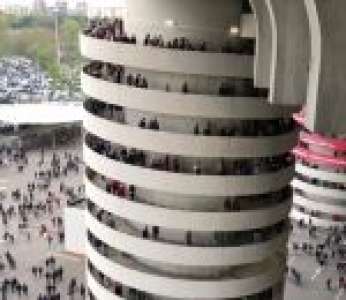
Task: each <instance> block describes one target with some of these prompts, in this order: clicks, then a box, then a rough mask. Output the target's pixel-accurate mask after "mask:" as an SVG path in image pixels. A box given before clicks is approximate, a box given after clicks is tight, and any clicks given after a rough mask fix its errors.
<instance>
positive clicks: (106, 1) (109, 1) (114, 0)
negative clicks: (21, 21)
mask: <svg viewBox="0 0 346 300" xmlns="http://www.w3.org/2000/svg"><path fill="white" fill-rule="evenodd" d="M78 1H79V0H68V3H69V4H70V6H71V7H73V6H74V5H75V3H76V2H78ZM125 1H126V0H96V1H95V0H86V2H88V3H89V5H92V6H101V7H102V6H119V5H123V4H124V2H125ZM32 2H33V0H0V4H23V5H31V4H32ZM46 2H47V5H53V4H54V3H55V0H46Z"/></svg>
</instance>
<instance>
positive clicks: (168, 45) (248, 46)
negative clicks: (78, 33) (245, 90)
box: [83, 18, 255, 55]
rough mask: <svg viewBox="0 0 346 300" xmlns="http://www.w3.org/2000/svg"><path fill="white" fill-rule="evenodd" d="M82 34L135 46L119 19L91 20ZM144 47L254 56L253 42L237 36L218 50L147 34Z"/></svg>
mask: <svg viewBox="0 0 346 300" xmlns="http://www.w3.org/2000/svg"><path fill="white" fill-rule="evenodd" d="M83 32H84V34H85V35H87V36H90V37H94V38H97V39H105V40H108V41H114V42H122V43H128V44H137V43H138V41H137V37H136V35H135V34H130V35H129V34H128V33H127V32H126V29H125V22H124V20H123V19H121V18H114V19H112V18H96V19H91V20H90V21H89V23H88V25H87V27H86V28H85V29H84V31H83ZM143 45H144V46H150V47H158V48H165V49H172V50H180V51H201V52H205V51H219V52H224V53H237V54H245V55H253V54H254V46H255V40H254V39H250V38H243V37H238V36H233V37H229V40H228V41H227V42H226V43H225V44H224V45H223V46H222V47H220V48H219V49H215V47H212V46H211V45H208V43H207V42H206V41H191V40H190V39H188V38H187V37H175V38H172V39H167V40H165V39H164V37H163V35H162V34H153V33H147V34H146V35H145V37H144V39H143Z"/></svg>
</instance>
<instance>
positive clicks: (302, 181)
mask: <svg viewBox="0 0 346 300" xmlns="http://www.w3.org/2000/svg"><path fill="white" fill-rule="evenodd" d="M296 120H297V121H298V122H299V123H300V125H301V126H302V132H301V135H300V143H299V146H298V147H297V148H296V149H295V150H294V153H295V156H296V158H297V164H296V176H295V179H294V181H293V187H294V198H293V199H294V207H293V210H292V217H293V219H295V220H296V221H298V222H299V221H300V222H304V223H305V224H311V225H315V226H318V227H327V228H329V227H335V226H337V227H343V226H345V225H346V208H345V198H346V175H345V172H346V159H345V155H346V140H345V139H341V138H340V139H338V138H331V137H325V136H322V135H320V134H316V133H312V132H310V131H309V130H307V129H306V128H305V126H304V118H302V117H301V116H297V117H296Z"/></svg>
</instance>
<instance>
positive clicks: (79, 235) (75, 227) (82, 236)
mask: <svg viewBox="0 0 346 300" xmlns="http://www.w3.org/2000/svg"><path fill="white" fill-rule="evenodd" d="M85 245H86V224H85V210H84V209H82V208H75V207H66V208H65V251H68V252H73V253H76V254H83V255H84V254H85Z"/></svg>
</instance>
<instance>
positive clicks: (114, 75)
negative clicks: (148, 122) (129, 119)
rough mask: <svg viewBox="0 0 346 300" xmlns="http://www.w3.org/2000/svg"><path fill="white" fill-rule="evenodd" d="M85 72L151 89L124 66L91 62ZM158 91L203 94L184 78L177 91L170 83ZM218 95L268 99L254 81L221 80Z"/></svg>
mask: <svg viewBox="0 0 346 300" xmlns="http://www.w3.org/2000/svg"><path fill="white" fill-rule="evenodd" d="M83 72H84V73H85V74H88V75H90V76H92V77H95V78H98V79H102V80H104V81H108V82H113V83H117V84H124V85H125V84H126V85H128V86H131V87H136V88H143V89H147V88H149V80H148V79H147V76H146V75H144V74H141V72H140V71H138V72H136V73H131V72H126V70H125V67H124V66H122V65H115V64H111V63H104V62H100V61H91V62H90V63H89V64H87V65H85V66H84V67H83ZM158 76H160V77H162V74H158ZM151 88H152V87H151ZM156 89H157V87H156ZM158 89H159V90H162V91H165V92H180V93H182V94H201V93H200V92H199V91H198V90H197V88H195V89H193V88H191V84H189V82H188V81H186V79H183V78H182V80H181V84H180V88H178V89H177V90H173V89H172V88H171V85H170V83H169V82H167V83H166V84H162V86H161V87H160V88H158ZM209 94H211V95H214V94H215V91H213V92H212V91H210V93H209ZM216 95H218V96H220V97H262V98H266V97H267V95H268V91H267V89H260V88H255V87H254V83H253V80H252V79H246V78H228V79H227V81H224V80H222V81H221V80H220V83H219V84H218V86H217V93H216Z"/></svg>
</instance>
